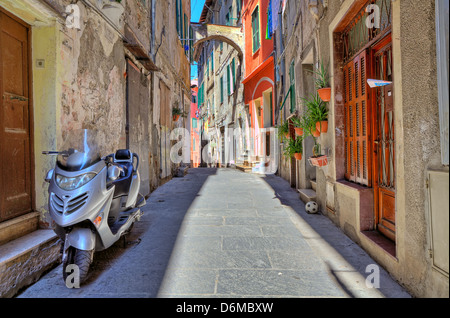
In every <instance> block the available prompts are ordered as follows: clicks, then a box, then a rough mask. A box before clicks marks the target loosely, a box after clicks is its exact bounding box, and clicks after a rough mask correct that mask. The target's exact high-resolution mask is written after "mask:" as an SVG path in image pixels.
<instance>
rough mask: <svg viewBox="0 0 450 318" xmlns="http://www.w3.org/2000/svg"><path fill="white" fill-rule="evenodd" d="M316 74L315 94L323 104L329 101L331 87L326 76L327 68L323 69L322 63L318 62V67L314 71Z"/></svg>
mask: <svg viewBox="0 0 450 318" xmlns="http://www.w3.org/2000/svg"><path fill="white" fill-rule="evenodd" d="M314 74H316V76H317V77H316V88H317V93H318V94H319V96H320V98H321V99H322V100H323V101H324V102H329V101H330V100H331V87H330V80H329V76H328V67H326V68H325V66H324V65H323V62H320V67H319V68H318V69H317V70H315V71H314Z"/></svg>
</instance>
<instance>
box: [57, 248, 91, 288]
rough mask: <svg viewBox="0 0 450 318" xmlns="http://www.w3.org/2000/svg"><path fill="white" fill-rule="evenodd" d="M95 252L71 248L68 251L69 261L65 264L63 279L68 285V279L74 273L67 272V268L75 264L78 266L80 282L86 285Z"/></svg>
mask: <svg viewBox="0 0 450 318" xmlns="http://www.w3.org/2000/svg"><path fill="white" fill-rule="evenodd" d="M93 253H94V250H90V251H83V250H79V249H77V248H75V247H72V246H71V247H69V250H68V251H67V259H66V261H65V262H64V264H63V278H64V282H66V284H67V277H68V276H69V275H70V274H71V273H72V271H71V270H67V266H69V265H70V264H74V265H76V266H78V272H79V275H80V277H79V282H80V284H82V283H84V282H85V281H86V279H87V277H88V272H89V267H90V266H91V262H92V257H93Z"/></svg>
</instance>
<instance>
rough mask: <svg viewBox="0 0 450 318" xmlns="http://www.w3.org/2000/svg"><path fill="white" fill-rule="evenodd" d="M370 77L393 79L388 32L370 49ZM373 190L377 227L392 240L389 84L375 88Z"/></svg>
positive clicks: (392, 156)
mask: <svg viewBox="0 0 450 318" xmlns="http://www.w3.org/2000/svg"><path fill="white" fill-rule="evenodd" d="M373 78H374V79H380V80H386V81H392V80H393V74H392V44H391V37H390V35H389V36H387V37H386V38H385V39H383V40H382V41H381V42H380V43H379V44H378V45H377V46H376V47H374V50H373ZM373 90H374V91H375V92H374V94H373V98H372V103H373V105H374V112H373V121H374V123H375V124H374V127H373V128H374V140H373V143H374V147H373V150H374V180H375V182H374V190H375V202H376V220H375V221H376V223H377V228H378V230H379V231H380V232H381V233H383V234H384V235H385V236H386V237H388V238H389V239H391V240H395V186H396V184H395V130H394V96H393V94H394V90H393V86H392V85H388V86H384V87H379V88H374V89H373Z"/></svg>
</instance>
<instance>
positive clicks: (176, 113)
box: [172, 105, 186, 121]
mask: <svg viewBox="0 0 450 318" xmlns="http://www.w3.org/2000/svg"><path fill="white" fill-rule="evenodd" d="M180 116H183V117H185V116H186V114H185V112H184V111H182V110H181V108H179V107H178V105H177V106H174V107H173V108H172V119H173V121H177V120H178V119H179V118H180Z"/></svg>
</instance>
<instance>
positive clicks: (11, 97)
mask: <svg viewBox="0 0 450 318" xmlns="http://www.w3.org/2000/svg"><path fill="white" fill-rule="evenodd" d="M15 99H17V100H19V101H21V102H26V101H28V98H26V97H22V96H10V97H9V100H15Z"/></svg>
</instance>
